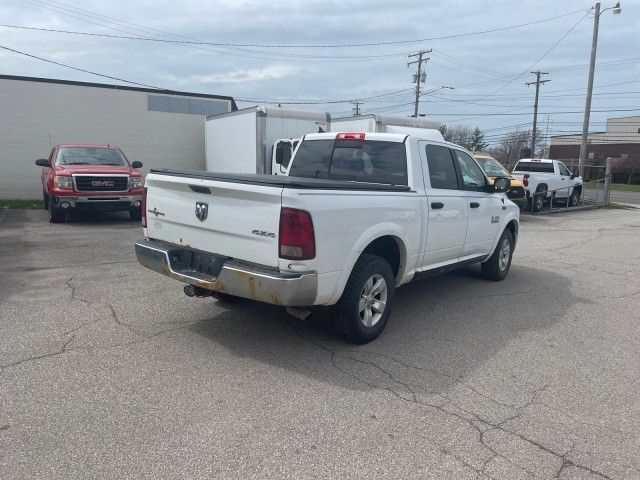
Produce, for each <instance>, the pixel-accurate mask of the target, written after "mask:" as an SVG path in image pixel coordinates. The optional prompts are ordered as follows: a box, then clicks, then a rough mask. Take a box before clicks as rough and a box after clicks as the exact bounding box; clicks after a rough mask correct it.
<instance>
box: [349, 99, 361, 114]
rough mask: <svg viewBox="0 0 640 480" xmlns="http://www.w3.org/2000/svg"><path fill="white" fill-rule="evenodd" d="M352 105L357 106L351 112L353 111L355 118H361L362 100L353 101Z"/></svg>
mask: <svg viewBox="0 0 640 480" xmlns="http://www.w3.org/2000/svg"><path fill="white" fill-rule="evenodd" d="M350 103H351V104H352V105H355V107H353V108H352V109H351V110H352V111H353V116H354V117H358V116H360V105H362V102H361V101H360V100H353V101H352V102H350Z"/></svg>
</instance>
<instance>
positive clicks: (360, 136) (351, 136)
mask: <svg viewBox="0 0 640 480" xmlns="http://www.w3.org/2000/svg"><path fill="white" fill-rule="evenodd" d="M336 140H364V133H352V132H342V133H339V134H337V135H336Z"/></svg>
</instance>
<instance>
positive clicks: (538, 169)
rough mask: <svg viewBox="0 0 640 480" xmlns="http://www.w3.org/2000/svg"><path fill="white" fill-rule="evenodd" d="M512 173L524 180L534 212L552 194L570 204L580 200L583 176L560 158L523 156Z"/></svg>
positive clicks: (541, 206)
mask: <svg viewBox="0 0 640 480" xmlns="http://www.w3.org/2000/svg"><path fill="white" fill-rule="evenodd" d="M512 175H513V177H514V178H517V179H518V180H520V181H522V184H523V185H524V188H525V190H526V191H527V197H528V206H529V208H530V209H532V210H533V211H534V212H539V211H540V210H542V208H543V207H544V204H545V202H546V201H547V200H549V199H551V198H552V195H553V197H554V198H556V199H565V200H568V203H569V206H575V205H577V204H578V202H579V201H580V195H581V194H582V177H580V176H577V175H575V174H573V173H571V172H570V171H569V169H568V168H567V166H566V165H565V164H564V163H562V162H560V161H559V160H543V159H539V158H523V159H522V160H519V161H518V163H516V166H515V167H514V168H513V171H512ZM567 197H568V199H567Z"/></svg>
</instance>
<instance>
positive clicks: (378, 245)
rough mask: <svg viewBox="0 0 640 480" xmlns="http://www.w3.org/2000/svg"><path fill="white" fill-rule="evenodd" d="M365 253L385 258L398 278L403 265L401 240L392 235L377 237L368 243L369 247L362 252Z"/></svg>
mask: <svg viewBox="0 0 640 480" xmlns="http://www.w3.org/2000/svg"><path fill="white" fill-rule="evenodd" d="M362 253H363V254H365V253H369V254H371V255H378V256H379V257H382V258H384V259H385V260H386V261H387V262H389V265H390V266H391V270H393V275H394V276H395V277H396V278H398V272H399V271H400V267H401V265H402V261H403V260H402V252H401V251H400V245H399V240H397V239H396V238H395V237H392V236H388V235H387V236H384V237H380V238H376V239H375V240H374V241H373V242H371V243H370V244H369V245H367V248H365V249H364V251H363V252H362Z"/></svg>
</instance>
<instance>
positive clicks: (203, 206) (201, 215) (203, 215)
mask: <svg viewBox="0 0 640 480" xmlns="http://www.w3.org/2000/svg"><path fill="white" fill-rule="evenodd" d="M208 214H209V204H208V203H204V202H196V218H197V219H198V220H200V221H201V222H204V221H205V220H206V219H207V215H208Z"/></svg>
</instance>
